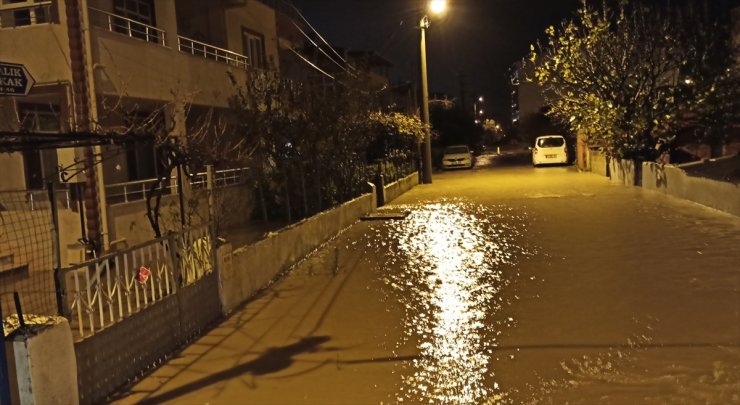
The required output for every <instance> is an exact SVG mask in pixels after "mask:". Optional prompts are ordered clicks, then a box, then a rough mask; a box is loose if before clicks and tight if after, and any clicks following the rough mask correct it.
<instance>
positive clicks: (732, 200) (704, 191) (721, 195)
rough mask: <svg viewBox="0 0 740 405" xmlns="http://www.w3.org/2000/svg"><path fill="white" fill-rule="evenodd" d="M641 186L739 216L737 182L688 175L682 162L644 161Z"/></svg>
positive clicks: (739, 190) (738, 189)
mask: <svg viewBox="0 0 740 405" xmlns="http://www.w3.org/2000/svg"><path fill="white" fill-rule="evenodd" d="M642 187H643V188H644V189H646V190H653V191H657V192H660V193H663V194H666V195H670V196H674V197H678V198H682V199H684V200H689V201H693V202H695V203H698V204H701V205H705V206H707V207H711V208H715V209H718V210H720V211H724V212H728V213H730V214H733V215H738V216H740V187H739V186H738V184H734V183H731V182H725V181H718V180H713V179H709V178H704V177H695V176H689V175H688V174H687V173H686V172H685V171H684V170H683V169H682V168H681V167H679V166H672V165H662V164H658V163H651V162H645V163H643V164H642Z"/></svg>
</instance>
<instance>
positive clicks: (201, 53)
mask: <svg viewBox="0 0 740 405" xmlns="http://www.w3.org/2000/svg"><path fill="white" fill-rule="evenodd" d="M177 49H178V50H179V51H180V52H182V53H187V54H190V55H193V56H198V57H202V58H206V59H211V60H215V61H216V62H221V63H226V64H227V65H232V66H236V67H238V68H241V69H247V62H248V60H247V57H246V56H244V55H241V54H238V53H236V52H232V51H229V50H227V49H222V48H218V47H215V46H213V45H208V44H206V43H203V42H199V41H196V40H194V39H190V38H186V37H183V36H178V37H177Z"/></svg>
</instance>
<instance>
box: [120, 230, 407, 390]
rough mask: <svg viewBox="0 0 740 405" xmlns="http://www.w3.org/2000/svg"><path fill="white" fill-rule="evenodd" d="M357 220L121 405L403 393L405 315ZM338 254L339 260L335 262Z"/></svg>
mask: <svg viewBox="0 0 740 405" xmlns="http://www.w3.org/2000/svg"><path fill="white" fill-rule="evenodd" d="M368 226H369V225H368V224H366V223H360V224H358V225H356V226H353V227H352V228H351V229H350V230H348V231H347V232H346V233H345V234H343V235H341V236H340V237H339V238H337V239H336V240H334V241H332V242H331V243H330V244H329V245H328V246H327V247H325V248H322V249H321V250H320V251H319V253H317V254H315V255H314V256H311V257H309V258H307V259H306V260H304V261H303V262H302V263H300V264H299V265H298V266H296V268H295V269H294V271H293V272H291V273H290V274H289V275H287V276H286V277H285V278H284V279H282V280H281V281H279V282H278V283H276V284H275V285H273V286H272V287H270V288H269V289H267V290H265V291H263V292H262V293H261V294H259V295H258V296H257V297H255V298H254V299H253V300H251V301H250V302H249V303H247V304H246V305H245V306H244V307H243V308H241V309H240V310H237V311H236V312H235V313H234V314H233V315H232V316H231V317H230V318H228V319H227V320H225V321H224V322H223V323H222V324H220V325H219V326H218V327H216V328H215V329H213V330H212V331H210V332H209V333H208V334H207V335H205V336H203V337H202V338H200V339H198V340H197V341H196V342H194V343H193V344H192V345H190V346H189V347H187V348H185V349H184V350H183V351H182V352H181V353H179V354H178V355H177V356H176V357H174V358H173V359H171V360H170V361H169V362H167V363H166V364H164V365H163V366H161V367H160V368H158V369H157V370H156V371H154V372H153V373H152V374H151V375H149V376H147V377H145V378H143V379H142V380H141V381H139V382H138V383H137V384H135V385H134V386H133V387H131V388H130V389H129V390H128V391H126V392H124V393H122V394H121V396H122V397H121V398H120V399H119V400H118V401H116V402H114V403H118V404H133V403H178V404H183V403H187V404H191V403H193V404H194V403H199V404H203V403H210V404H233V403H240V404H244V403H275V398H280V401H281V402H285V403H315V404H327V403H340V402H338V401H337V400H336V399H337V398H342V399H343V400H341V403H348V400H347V399H348V398H353V399H354V400H350V402H355V403H368V402H369V403H380V402H387V401H388V400H390V399H391V398H392V397H390V395H391V394H393V393H396V392H397V388H398V385H399V384H400V376H399V374H398V373H394V368H395V366H396V364H397V363H400V362H403V361H407V360H408V359H411V358H413V356H414V355H415V349H414V345H413V344H407V346H406V347H404V348H401V349H400V350H396V349H395V347H394V346H395V344H396V342H398V341H401V340H402V338H401V337H400V336H399V334H400V333H402V331H401V330H400V329H390V330H389V329H387V328H378V327H377V326H378V325H400V324H401V322H400V320H399V319H400V317H401V316H402V313H401V312H400V311H401V310H400V308H398V307H397V304H395V303H389V302H382V299H381V297H382V296H383V294H379V293H378V290H379V289H381V288H386V287H384V286H383V285H382V283H380V282H379V281H378V280H377V277H375V276H374V275H373V270H372V265H371V264H370V263H368V262H367V261H366V260H367V259H363V257H367V254H365V253H364V252H362V249H360V248H359V247H355V246H347V245H348V243H347V242H348V241H349V240H352V239H353V238H357V237H359V235H362V234H363V233H364V232H365V231H366V229H367V227H368ZM337 258H338V260H337Z"/></svg>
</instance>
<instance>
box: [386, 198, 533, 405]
mask: <svg viewBox="0 0 740 405" xmlns="http://www.w3.org/2000/svg"><path fill="white" fill-rule="evenodd" d="M403 208H404V209H409V210H411V211H412V214H411V215H410V216H409V217H408V218H407V219H406V220H405V221H399V222H391V223H387V224H386V225H384V226H386V227H389V228H390V229H388V228H385V229H383V230H382V231H381V230H379V231H378V234H381V232H383V233H385V232H389V231H390V232H389V233H390V235H391V242H390V243H389V244H388V246H387V247H389V248H390V250H389V256H388V258H389V262H388V267H387V268H386V272H387V274H386V275H385V281H386V283H388V284H389V285H391V286H392V287H393V288H394V289H395V291H396V295H395V297H396V298H397V299H398V300H399V301H401V303H402V304H403V305H404V307H405V311H406V316H405V328H406V334H407V337H408V338H410V339H413V341H415V342H416V344H417V348H418V350H419V353H420V355H419V356H418V358H417V360H415V361H414V363H413V365H412V367H411V369H410V370H405V372H404V378H403V381H404V385H403V388H402V392H400V393H399V395H398V398H396V400H397V401H399V402H403V401H404V400H405V401H410V402H414V403H416V402H433V403H455V404H463V403H478V402H481V401H482V400H483V399H490V398H492V397H494V398H495V397H496V394H497V391H498V386H497V384H495V383H490V381H494V379H493V378H492V377H493V370H492V365H491V362H492V356H491V350H492V348H493V347H495V346H496V338H495V336H496V331H495V330H494V329H495V328H497V325H499V324H498V323H497V322H495V320H496V319H497V316H496V314H497V311H498V309H500V307H501V305H502V302H501V300H500V296H499V297H497V295H498V294H499V293H500V292H501V290H502V289H503V288H504V287H506V286H507V285H508V284H509V282H510V281H509V280H510V279H511V276H512V275H511V274H507V273H511V272H512V271H513V266H511V265H512V264H513V263H514V260H515V259H516V258H518V257H520V256H521V255H522V254H524V253H525V251H524V250H523V249H522V248H521V247H519V246H518V244H517V239H518V237H519V236H520V233H521V232H522V230H521V229H520V228H521V226H522V225H521V224H523V223H524V222H525V221H523V220H522V218H520V217H519V216H517V215H515V214H514V213H513V212H512V211H511V210H510V209H506V208H490V207H483V206H479V205H475V204H470V203H464V202H459V201H448V202H443V203H438V204H429V205H421V206H408V207H403ZM394 263H398V264H399V265H398V266H394V265H393V264H394ZM492 319H493V320H494V322H491V320H492ZM500 322H501V325H503V324H505V323H507V322H510V320H509V319H501V320H500ZM485 381H488V382H489V383H488V385H486V384H484V382H485ZM491 384H493V385H492V386H491Z"/></svg>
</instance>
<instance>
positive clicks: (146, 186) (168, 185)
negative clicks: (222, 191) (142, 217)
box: [105, 168, 248, 205]
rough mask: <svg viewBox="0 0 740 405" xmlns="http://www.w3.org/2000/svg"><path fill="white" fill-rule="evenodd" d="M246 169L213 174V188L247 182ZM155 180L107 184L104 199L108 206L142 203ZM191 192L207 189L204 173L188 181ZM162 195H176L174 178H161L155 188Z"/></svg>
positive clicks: (221, 171)
mask: <svg viewBox="0 0 740 405" xmlns="http://www.w3.org/2000/svg"><path fill="white" fill-rule="evenodd" d="M247 170H248V169H247V168H236V169H225V170H217V171H214V172H213V187H214V188H225V187H230V186H238V185H241V184H244V183H246V181H247ZM156 182H157V179H147V180H138V181H129V182H125V183H117V184H107V185H106V186H105V190H106V198H107V202H108V204H109V205H112V204H124V203H130V202H135V201H143V200H146V199H147V196H148V195H149V194H150V193H151V190H152V187H154V186H155V183H156ZM189 182H190V186H191V187H192V189H193V190H205V189H206V188H207V187H208V184H207V174H206V172H201V173H196V174H195V175H193V177H192V178H191V179H189ZM157 189H158V190H161V192H162V195H175V194H177V179H176V178H175V177H170V178H162V181H161V183H160V185H159V186H158V187H157Z"/></svg>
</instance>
